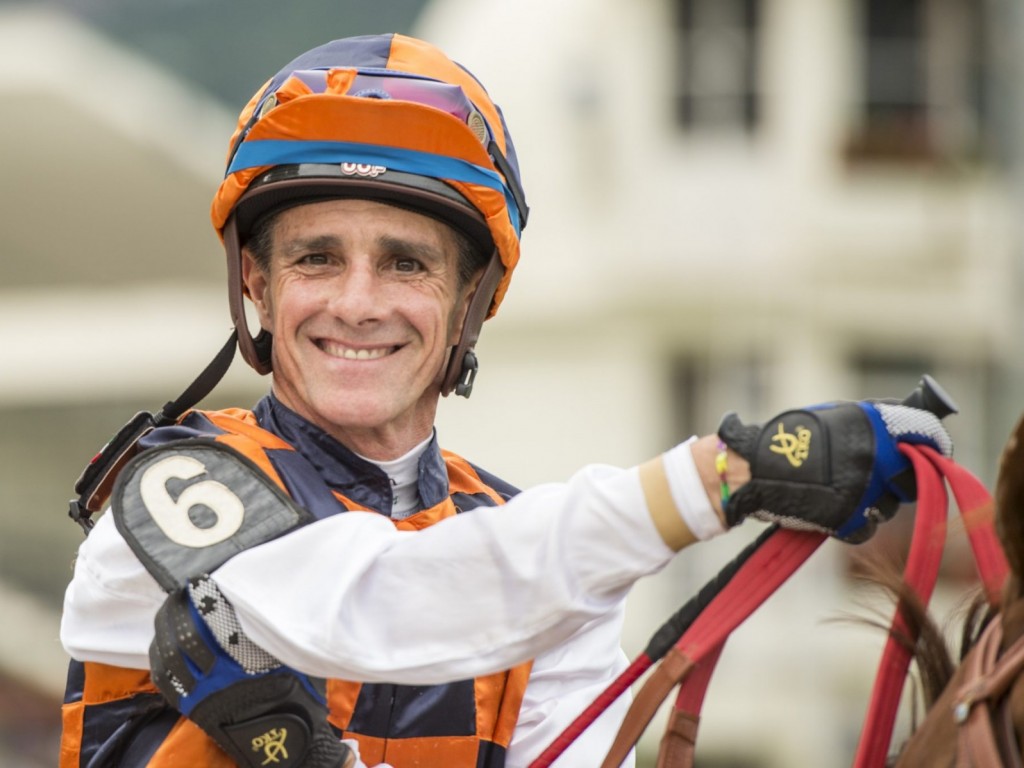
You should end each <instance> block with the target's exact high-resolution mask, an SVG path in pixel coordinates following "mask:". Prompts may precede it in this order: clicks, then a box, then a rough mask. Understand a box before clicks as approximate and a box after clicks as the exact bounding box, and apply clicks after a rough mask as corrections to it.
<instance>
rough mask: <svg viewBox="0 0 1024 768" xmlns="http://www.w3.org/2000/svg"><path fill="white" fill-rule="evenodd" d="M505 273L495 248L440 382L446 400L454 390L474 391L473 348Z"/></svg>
mask: <svg viewBox="0 0 1024 768" xmlns="http://www.w3.org/2000/svg"><path fill="white" fill-rule="evenodd" d="M504 274H505V267H504V266H503V265H502V263H501V258H500V257H499V255H498V251H497V249H495V250H494V252H493V253H492V254H491V259H490V261H489V262H488V263H487V267H486V268H485V269H484V272H483V275H481V277H480V282H479V283H477V286H476V290H475V291H473V296H472V298H471V299H470V300H469V306H468V307H467V308H466V317H465V318H464V320H463V323H462V333H461V334H460V335H459V340H458V342H457V343H456V344H455V346H454V347H452V350H451V353H450V354H449V355H448V368H447V370H446V371H445V376H444V380H443V381H442V382H441V394H442V395H444V396H445V397H447V396H448V395H449V394H451V393H452V392H453V391H454V392H455V394H456V395H459V396H460V397H469V396H470V394H472V392H473V381H474V380H475V379H476V372H477V370H478V369H479V365H478V363H477V359H476V353H475V352H474V348H475V347H476V342H477V339H479V338H480V328H481V326H482V325H483V323H484V320H485V319H486V318H487V312H488V311H489V310H490V308H491V302H492V301H493V299H494V292H495V291H496V290H497V289H498V283H499V282H501V278H502V275H504Z"/></svg>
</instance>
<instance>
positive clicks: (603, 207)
mask: <svg viewBox="0 0 1024 768" xmlns="http://www.w3.org/2000/svg"><path fill="white" fill-rule="evenodd" d="M1019 14H1020V12H1019V11H1018V10H1016V7H1014V8H1013V9H1011V4H1010V3H999V2H980V3H979V2H971V1H970V0H906V1H904V2H899V3H893V2H889V1H888V0H829V1H828V2H820V0H773V1H770V2H769V0H645V1H644V2H633V3H622V2H612V1H611V0H576V1H573V0H566V1H565V2H559V3H557V4H554V5H552V4H550V3H545V2H542V0H532V1H529V0H528V1H527V2H525V3H522V2H521V3H515V4H502V3H477V2H473V1H472V0H436V1H435V2H433V3H431V4H430V5H429V6H428V7H427V9H426V10H425V12H424V14H423V15H422V16H421V18H420V25H419V30H420V32H421V33H422V34H423V36H425V37H427V38H428V39H432V40H433V41H435V42H437V43H439V44H440V45H441V46H442V47H445V48H446V50H449V51H450V52H451V53H452V55H453V56H454V57H455V58H456V59H458V60H460V61H463V62H465V63H467V64H468V65H469V66H470V68H471V69H472V70H473V71H474V73H475V74H477V75H478V76H479V77H480V79H481V80H482V81H483V82H484V83H485V84H486V85H487V87H488V88H489V89H490V91H491V93H492V95H493V96H494V97H495V98H496V99H497V100H498V102H499V103H500V104H501V106H502V108H503V110H504V112H505V114H506V117H507V118H508V121H509V125H510V128H511V130H512V132H513V137H514V138H515V140H516V142H517V148H518V150H519V159H520V163H521V165H522V169H523V180H524V185H525V188H526V192H527V198H528V200H529V202H530V205H531V208H532V212H531V220H530V223H529V226H528V227H527V229H526V232H525V235H524V241H523V258H522V262H521V265H520V266H519V268H518V269H517V273H516V278H515V280H514V281H513V284H512V288H511V290H510V292H509V295H508V297H507V299H506V300H505V303H504V304H503V306H502V310H501V313H500V315H499V317H498V318H497V319H496V320H494V321H492V323H490V327H485V333H484V334H483V337H482V343H481V347H480V359H481V371H480V375H479V377H478V379H477V389H476V390H475V391H474V394H473V398H472V400H471V401H470V402H468V403H446V404H445V410H444V412H443V420H442V422H441V425H442V426H441V429H442V430H443V432H442V434H443V435H445V436H446V438H447V442H448V443H449V444H450V445H452V446H453V447H454V448H455V449H457V450H463V451H465V452H466V454H468V455H471V456H474V457H476V459H477V460H479V461H480V462H481V463H483V465H484V466H492V467H494V468H496V469H497V470H498V471H501V472H504V473H505V475H506V476H507V477H509V478H510V479H511V480H513V481H520V482H523V483H525V484H530V483H534V482H540V481H545V480H555V479H560V478H563V477H565V476H566V475H567V474H568V473H569V472H571V471H572V470H573V469H574V468H576V467H578V466H579V465H580V464H581V463H583V462H588V461H598V462H609V463H615V464H621V465H630V464H634V463H637V462H639V461H641V460H643V459H644V458H645V457H647V456H649V455H651V454H652V453H654V452H656V451H658V450H661V449H663V448H665V447H667V446H669V445H671V444H672V443H673V442H676V441H677V440H678V439H680V438H681V437H685V436H687V435H689V434H692V433H705V432H707V431H710V430H713V429H714V428H715V427H716V425H717V423H718V420H719V419H720V417H721V415H722V414H723V413H724V412H725V411H726V410H736V411H738V412H739V413H740V414H741V416H743V417H744V418H746V419H750V420H756V419H761V418H765V417H768V416H770V415H772V414H773V413H774V412H776V411H778V410H780V409H782V408H784V407H789V406H793V405H797V404H801V403H810V402H817V401H820V400H823V399H828V398H835V397H848V398H856V397H865V396H873V397H882V396H884V397H902V396H904V395H905V394H907V393H908V392H909V391H910V390H911V389H912V388H913V387H914V385H915V384H916V383H917V381H918V379H919V378H920V376H921V374H922V373H926V372H927V373H930V374H932V375H933V376H935V377H936V378H937V380H938V381H939V382H940V383H941V384H942V385H943V386H944V387H945V388H946V389H947V390H948V391H949V392H950V393H951V394H953V396H954V397H955V399H956V400H957V401H958V403H959V405H960V407H961V412H962V413H961V415H960V416H956V417H953V418H951V419H950V420H949V427H950V430H951V432H952V433H953V435H954V437H955V439H956V441H957V452H958V453H957V456H958V459H959V460H960V461H961V462H962V463H964V464H965V465H966V466H968V467H970V468H971V469H973V470H974V471H975V472H977V473H978V474H979V475H981V476H982V477H983V478H984V479H985V480H986V481H987V482H991V481H992V480H993V479H994V467H995V461H996V459H997V456H998V451H999V449H1000V448H1001V446H1002V444H1003V442H1004V441H1005V440H1006V438H1007V436H1008V434H1009V432H1010V430H1011V427H1012V424H1013V422H1014V421H1015V420H1016V418H1017V416H1018V415H1019V414H1020V412H1021V411H1022V410H1024V379H1022V378H1021V375H1020V374H1021V371H1020V360H1021V355H1020V351H1021V349H1020V346H1019V341H1018V339H1019V337H1020V335H1021V330H1022V324H1021V312H1020V308H1019V307H1020V301H1019V296H1020V290H1021V280H1020V264H1021V255H1022V254H1021V247H1022V241H1021V229H1020V225H1019V220H1020V210H1021V208H1020V206H1021V203H1022V198H1021V195H1020V188H1021V185H1020V175H1019V157H1018V156H1017V155H1016V154H1015V152H1016V149H1015V146H1014V144H1015V140H1016V139H1017V137H1018V135H1019V134H1015V133H1013V132H1012V130H1011V129H1012V128H1013V127H1014V126H1017V127H1018V128H1019V126H1020V120H1019V105H1020V100H1021V94H1020V93H1019V83H1020V82H1021V80H1020V76H1019V73H1020V61H1019V60H1017V61H1014V60H1013V59H1012V57H1013V56H1019V54H1018V53H1016V52H1017V51H1019V50H1020V49H1021V46H1020V42H1021V39H1020V30H1021V27H1020V23H1019V21H1020V19H1019ZM1014 30H1016V31H1014ZM1014 72H1016V73H1018V74H1017V75H1014V74H1013V73H1014ZM1014 78H1016V81H1015V82H1014ZM1015 110H1018V111H1015ZM482 424H485V425H486V429H485V430H481V428H480V427H481V425H482ZM910 518H911V515H910V513H909V512H906V513H904V515H903V516H902V519H901V520H900V521H899V522H897V523H894V524H892V525H891V526H889V528H888V529H887V530H885V531H884V535H881V536H879V541H878V542H876V543H875V544H874V548H875V549H876V550H885V551H889V552H899V551H900V549H901V547H904V546H905V545H906V536H907V530H908V528H909V525H908V524H909V522H910ZM754 533H756V530H754V531H746V530H738V531H736V532H734V533H732V534H730V535H728V536H726V537H724V538H723V539H722V540H721V541H716V542H714V543H713V544H711V545H709V546H703V547H700V548H698V549H697V550H694V551H692V552H688V553H685V554H683V555H682V556H681V557H680V558H678V561H677V562H676V563H674V564H673V566H672V567H671V568H670V569H668V572H666V573H663V574H661V575H659V576H658V577H657V578H655V579H652V580H651V581H650V583H648V584H644V585H642V587H641V588H640V589H639V590H638V592H637V593H636V594H635V595H634V597H633V598H632V599H631V600H632V602H631V616H630V626H629V632H628V635H627V645H628V646H629V648H628V650H629V652H630V654H631V655H633V654H635V653H637V652H639V651H640V650H641V649H642V647H643V644H644V643H645V642H646V640H647V639H648V637H649V635H650V634H651V633H653V631H654V630H655V629H656V628H657V626H658V625H659V624H660V621H661V620H662V619H663V618H665V617H667V616H668V615H669V613H670V612H671V610H672V609H673V608H674V607H675V606H678V605H680V604H681V603H682V602H683V600H684V599H685V597H686V596H688V595H689V594H691V593H692V592H693V591H695V590H696V588H697V587H698V586H699V585H700V584H702V583H703V582H704V581H705V580H706V579H707V578H709V577H710V576H711V575H712V574H713V573H715V572H716V571H717V569H718V568H719V567H720V566H721V565H722V564H723V562H724V561H725V559H726V558H728V557H730V556H731V555H732V554H734V553H735V552H737V551H738V549H739V547H740V545H741V544H742V543H743V542H745V541H746V540H747V539H748V538H749V537H750V536H752V535H753V534H754ZM952 538H953V539H954V541H952V542H951V557H950V562H949V563H948V564H947V566H946V573H947V577H948V578H946V579H944V582H943V587H942V588H941V589H940V592H941V595H940V599H939V600H938V602H939V605H940V606H941V607H942V608H943V610H945V611H951V610H952V609H953V607H954V606H956V605H957V604H958V601H959V599H960V598H961V596H962V594H963V589H964V584H963V582H962V581H961V579H962V578H963V577H964V571H965V568H969V563H966V561H965V559H964V551H963V535H962V530H961V529H959V528H958V527H956V526H955V525H954V526H953V527H952ZM849 553H850V551H849V550H848V549H844V548H842V547H839V546H837V545H834V544H831V545H828V546H826V547H825V548H824V550H823V551H821V552H819V553H818V554H817V555H816V557H815V558H814V560H813V561H812V562H811V563H810V564H809V565H808V566H807V567H806V568H805V569H804V571H803V572H801V574H799V575H798V577H797V578H795V579H794V580H793V581H792V582H791V583H790V584H788V585H787V586H786V588H785V589H784V590H782V591H781V592H780V593H779V594H778V595H777V596H776V597H775V598H774V599H773V600H772V601H771V602H770V603H769V604H768V605H766V606H765V608H764V609H762V611H761V613H760V614H759V615H757V616H755V617H754V619H752V620H751V621H750V622H749V623H748V624H747V625H745V626H744V627H743V628H742V629H741V631H740V632H737V633H736V635H735V636H734V637H733V638H732V639H731V640H730V642H729V644H728V646H727V648H726V652H725V655H724V657H723V658H722V661H721V662H720V663H719V665H718V671H717V672H716V676H715V678H714V679H713V681H712V685H711V689H710V692H709V697H708V700H707V703H706V706H705V710H704V717H703V720H702V725H701V731H702V733H701V736H700V739H699V740H698V754H699V755H700V756H701V759H700V764H701V765H705V766H740V765H742V766H751V767H752V768H777V767H778V768H781V767H782V766H796V765H815V766H833V765H834V766H844V765H849V764H850V762H851V759H852V755H853V747H854V745H855V743H856V740H857V737H858V734H859V729H860V726H861V722H862V718H863V714H864V709H865V707H866V704H867V701H868V693H869V690H870V684H871V681H872V680H873V678H874V668H875V665H876V664H877V659H878V652H879V649H880V647H881V643H882V637H881V636H880V634H879V633H878V632H877V631H874V630H865V629H863V628H858V627H856V626H850V625H848V624H846V623H842V622H837V621H835V620H836V619H837V618H839V617H841V616H843V615H844V614H849V613H852V612H858V611H859V613H861V614H865V613H870V612H866V611H865V609H864V608H860V609H858V606H857V603H856V602H855V601H856V600H857V599H864V600H869V599H870V598H869V596H868V595H866V594H861V593H860V592H859V591H858V590H857V588H856V587H855V586H854V584H853V582H852V581H851V579H850V578H849V574H850V571H851V563H850V558H849ZM968 575H969V573H968ZM881 609H882V611H883V613H882V616H883V617H885V616H886V615H887V613H888V609H887V608H886V606H884V605H882V606H881ZM651 731H653V732H655V733H653V734H650V735H651V736H660V731H659V729H658V727H657V726H652V728H651ZM900 733H902V734H903V735H905V733H906V731H905V730H903V731H901V732H898V733H897V737H896V738H897V739H899V738H902V737H901V735H900ZM654 741H656V739H654Z"/></svg>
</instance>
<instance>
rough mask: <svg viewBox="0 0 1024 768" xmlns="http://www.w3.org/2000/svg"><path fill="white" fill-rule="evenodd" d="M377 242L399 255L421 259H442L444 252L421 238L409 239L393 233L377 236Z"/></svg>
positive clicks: (384, 248) (434, 260)
mask: <svg viewBox="0 0 1024 768" xmlns="http://www.w3.org/2000/svg"><path fill="white" fill-rule="evenodd" d="M377 244H378V245H379V246H380V247H381V248H382V249H383V250H386V251H388V252H390V253H395V254H398V255H399V256H413V257H415V258H418V259H420V260H422V261H432V262H436V261H444V257H445V253H444V251H443V250H442V249H441V248H438V247H436V246H434V245H432V244H430V243H426V242H423V241H422V240H409V239H406V238H404V237H396V236H394V235H381V236H380V237H379V238H377Z"/></svg>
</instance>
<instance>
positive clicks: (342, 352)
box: [327, 345, 392, 360]
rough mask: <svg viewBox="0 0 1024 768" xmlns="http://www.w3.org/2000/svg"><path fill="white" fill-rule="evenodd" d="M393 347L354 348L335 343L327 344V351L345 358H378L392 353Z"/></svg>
mask: <svg viewBox="0 0 1024 768" xmlns="http://www.w3.org/2000/svg"><path fill="white" fill-rule="evenodd" d="M391 349H392V348H391V347H376V348H374V349H352V348H350V347H340V346H334V345H328V346H327V352H328V353H329V354H331V355H333V356H334V357H340V358H342V359H343V360H376V359H378V358H381V357H385V356H386V355H388V354H390V353H391Z"/></svg>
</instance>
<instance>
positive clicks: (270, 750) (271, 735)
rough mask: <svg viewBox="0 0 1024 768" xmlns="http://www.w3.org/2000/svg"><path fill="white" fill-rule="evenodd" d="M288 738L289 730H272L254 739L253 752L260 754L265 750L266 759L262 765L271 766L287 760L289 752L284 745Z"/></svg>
mask: <svg viewBox="0 0 1024 768" xmlns="http://www.w3.org/2000/svg"><path fill="white" fill-rule="evenodd" d="M287 738H288V729H287V728H271V729H270V730H269V731H267V732H266V733H264V734H261V735H259V736H257V737H256V738H254V739H253V740H252V751H253V752H259V751H260V750H263V756H264V757H265V758H266V760H264V761H263V762H262V763H260V765H270V764H271V763H279V762H281V761H282V760H287V759H288V750H287V749H286V748H285V745H284V742H285V740H286V739H287Z"/></svg>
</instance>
